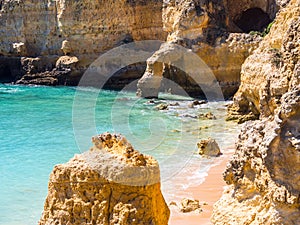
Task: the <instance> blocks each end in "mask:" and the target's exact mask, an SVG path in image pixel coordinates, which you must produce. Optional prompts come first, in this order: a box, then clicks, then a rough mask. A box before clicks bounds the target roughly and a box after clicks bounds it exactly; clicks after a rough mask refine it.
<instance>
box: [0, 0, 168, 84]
mask: <svg viewBox="0 0 300 225" xmlns="http://www.w3.org/2000/svg"><path fill="white" fill-rule="evenodd" d="M161 8H162V2H161V1H156V0H151V1H139V0H137V1H123V0H118V1H87V0H80V1H75V2H74V1H52V0H46V1H39V0H32V1H31V0H24V1H16V0H5V1H1V6H0V10H1V13H0V24H1V33H0V55H3V56H14V57H15V56H19V57H20V60H21V57H29V58H35V57H41V56H44V57H50V58H51V57H53V56H57V58H58V57H60V56H63V55H68V56H74V57H77V58H78V62H77V64H76V65H75V67H74V68H73V69H72V70H71V73H70V74H69V76H71V77H70V79H71V80H72V81H71V84H73V83H76V82H77V83H78V81H79V80H80V77H81V76H82V74H83V73H84V71H85V70H86V69H87V67H88V66H89V65H90V64H91V63H92V62H93V61H94V60H95V59H97V57H99V56H100V55H101V54H102V53H104V52H106V51H107V50H109V49H112V48H114V47H116V46H120V45H122V44H125V43H128V42H132V41H140V40H165V38H166V33H165V32H164V31H163V25H162V19H161V18H162V11H161ZM5 65H6V67H9V68H10V65H11V64H10V63H6V64H5ZM54 67H55V63H54V65H53V66H52V68H51V69H48V68H44V71H39V73H42V72H45V71H51V70H52V69H54ZM22 72H23V73H22ZM27 72H28V71H26V70H25V71H22V70H21V74H22V75H24V74H26V73H27ZM4 75H5V74H0V77H2V76H4ZM70 79H69V80H70ZM11 81H15V80H14V77H12V79H11ZM75 81H76V82H75Z"/></svg>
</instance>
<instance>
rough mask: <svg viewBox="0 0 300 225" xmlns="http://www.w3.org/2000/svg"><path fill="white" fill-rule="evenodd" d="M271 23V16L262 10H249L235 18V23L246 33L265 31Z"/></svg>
mask: <svg viewBox="0 0 300 225" xmlns="http://www.w3.org/2000/svg"><path fill="white" fill-rule="evenodd" d="M271 22H272V20H271V19H270V17H269V15H268V14H267V13H266V12H264V11H263V10H262V9H261V8H250V9H247V10H245V11H243V12H241V13H240V14H238V15H237V16H235V18H234V23H235V24H236V25H237V26H238V27H239V28H240V29H241V30H242V31H243V32H245V33H249V32H250V31H263V30H264V28H266V27H267V26H268V24H269V23H271Z"/></svg>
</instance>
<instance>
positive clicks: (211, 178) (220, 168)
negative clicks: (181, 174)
mask: <svg viewBox="0 0 300 225" xmlns="http://www.w3.org/2000/svg"><path fill="white" fill-rule="evenodd" d="M232 148H234V147H233V146H232V147H230V148H228V149H227V150H232ZM232 154H233V153H232V152H231V151H229V153H228V152H227V151H226V153H225V154H224V155H222V156H221V157H220V158H216V159H215V165H214V166H212V167H211V168H210V169H209V171H208V175H207V176H206V177H205V181H204V182H203V183H202V184H200V185H198V186H195V187H189V188H188V189H187V190H186V191H187V193H191V198H193V199H195V200H199V202H200V205H201V209H202V210H203V211H202V212H201V213H196V212H191V213H181V212H179V210H178V208H177V207H173V206H169V208H170V210H171V215H170V219H169V225H182V224H188V225H199V224H201V225H211V224H212V223H211V222H210V217H211V215H212V210H213V205H214V204H215V203H216V202H217V201H218V200H219V199H220V198H221V196H222V193H223V191H224V187H225V186H226V183H225V181H224V180H223V176H222V173H223V172H224V170H225V168H226V164H227V162H228V161H229V159H230V157H231V156H232ZM204 202H205V203H207V204H206V205H203V203H204Z"/></svg>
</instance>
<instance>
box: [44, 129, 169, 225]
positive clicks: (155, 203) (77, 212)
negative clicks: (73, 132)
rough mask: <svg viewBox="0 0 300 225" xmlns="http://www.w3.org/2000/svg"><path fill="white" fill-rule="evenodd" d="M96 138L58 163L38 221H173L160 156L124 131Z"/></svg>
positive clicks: (125, 222)
mask: <svg viewBox="0 0 300 225" xmlns="http://www.w3.org/2000/svg"><path fill="white" fill-rule="evenodd" d="M92 141H93V144H94V146H93V147H92V148H91V149H90V150H89V151H88V152H85V153H82V154H80V155H75V157H74V158H72V159H71V160H70V161H69V162H68V163H66V164H61V165H57V166H55V167H54V169H53V171H52V173H51V175H50V181H49V187H48V196H47V199H46V202H45V206H44V212H43V215H42V217H41V219H40V222H39V224H40V225H42V224H120V225H121V224H122V225H125V224H128V225H129V224H130V225H131V224H136V225H139V224H147V225H148V224H168V219H169V215H170V211H169V209H168V207H167V205H166V203H165V201H164V198H163V196H162V194H161V191H160V172H159V166H158V163H157V161H156V160H155V159H153V158H152V157H150V156H146V155H143V154H141V153H139V152H138V151H136V150H134V149H133V147H132V146H131V145H130V144H129V143H128V141H127V140H126V139H125V138H124V137H122V136H120V135H112V134H109V133H106V134H102V135H99V136H95V137H93V139H92Z"/></svg>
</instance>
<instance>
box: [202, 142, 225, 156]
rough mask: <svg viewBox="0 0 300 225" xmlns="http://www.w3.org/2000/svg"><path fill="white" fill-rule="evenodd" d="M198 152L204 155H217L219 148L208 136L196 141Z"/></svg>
mask: <svg viewBox="0 0 300 225" xmlns="http://www.w3.org/2000/svg"><path fill="white" fill-rule="evenodd" d="M197 147H198V153H199V154H200V155H205V156H219V155H221V154H222V153H221V150H220V147H219V145H218V143H217V142H216V140H214V139H211V138H208V139H206V140H201V141H200V142H198V143H197Z"/></svg>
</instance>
